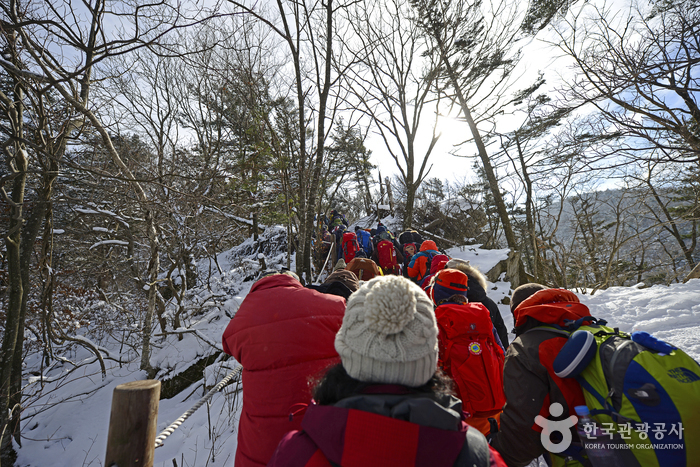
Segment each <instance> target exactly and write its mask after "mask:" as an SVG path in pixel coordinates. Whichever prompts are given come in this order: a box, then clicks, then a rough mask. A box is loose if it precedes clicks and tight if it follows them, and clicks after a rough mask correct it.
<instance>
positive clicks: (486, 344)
mask: <svg viewBox="0 0 700 467" xmlns="http://www.w3.org/2000/svg"><path fill="white" fill-rule="evenodd" d="M435 317H436V318H437V323H438V329H439V330H440V334H439V346H440V365H441V366H442V368H443V370H444V371H445V372H446V373H447V374H448V375H450V376H451V377H452V379H453V380H454V382H455V385H456V386H457V395H458V396H459V398H460V399H462V410H464V411H465V412H469V413H470V414H471V415H472V416H475V415H476V416H486V415H492V414H495V413H498V412H500V411H501V410H502V409H503V405H504V404H505V403H506V397H505V395H504V393H503V360H504V358H505V356H504V354H503V349H502V348H501V346H500V345H498V343H497V342H496V339H495V338H494V336H493V323H492V322H491V316H490V315H489V310H488V309H486V307H485V306H484V305H482V304H481V303H467V304H463V305H460V304H456V303H445V304H444V305H440V306H438V307H437V308H436V309H435Z"/></svg>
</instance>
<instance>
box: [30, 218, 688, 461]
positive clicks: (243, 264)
mask: <svg viewBox="0 0 700 467" xmlns="http://www.w3.org/2000/svg"><path fill="white" fill-rule="evenodd" d="M368 226H369V225H368ZM241 252H245V254H244V255H243V257H242V256H241V254H240V253H241ZM506 253H507V252H506V251H505V250H481V249H479V248H478V247H475V246H466V247H459V248H452V249H450V250H448V254H449V255H451V256H453V257H458V258H462V259H465V260H469V261H470V262H471V263H472V264H473V265H476V266H477V267H479V268H480V269H481V270H482V271H483V272H487V271H488V270H489V269H490V268H491V267H493V266H494V265H495V264H496V263H497V262H498V261H500V260H501V259H504V258H505V257H506ZM257 254H258V252H257V251H256V250H255V248H254V247H253V246H252V245H248V244H244V245H241V246H239V247H237V249H234V250H232V251H229V252H226V253H222V254H221V255H219V257H218V258H217V259H218V264H219V266H220V267H221V270H222V273H219V272H218V268H217V267H216V266H212V264H211V262H209V261H202V262H201V263H200V264H199V267H200V271H201V274H200V279H201V278H205V280H204V285H202V286H201V287H200V288H199V289H196V290H193V291H192V293H191V294H190V295H189V296H188V302H187V306H188V309H190V310H191V311H190V312H189V313H188V318H187V319H186V320H185V322H184V323H183V326H186V327H187V328H188V329H191V330H194V331H196V332H189V333H187V334H184V335H183V339H182V340H178V339H177V337H176V336H167V337H165V338H162V337H160V338H156V339H155V344H156V346H157V348H156V349H154V353H153V357H152V363H153V365H154V366H157V367H159V368H166V367H167V368H170V369H169V370H164V371H163V372H162V375H163V376H165V375H166V373H168V374H174V373H177V372H180V371H182V370H183V369H184V368H185V367H187V366H188V365H189V364H190V363H191V362H192V361H194V360H196V359H197V358H198V357H202V356H204V355H209V354H212V353H214V352H216V351H217V349H219V350H220V348H221V343H220V342H221V335H222V333H223V331H224V328H225V327H226V325H227V324H228V321H229V317H230V316H233V314H234V313H235V312H236V310H237V309H238V306H239V304H240V303H241V301H242V300H243V299H244V297H245V295H246V294H247V293H248V291H249V290H250V287H251V285H252V279H251V280H248V281H245V280H244V279H245V278H250V277H254V276H255V274H254V272H255V267H256V265H255V263H256V262H257V261H255V258H256V257H257ZM246 255H248V256H246ZM284 261H285V258H284V255H281V256H280V255H279V254H276V255H275V254H271V255H270V257H269V258H268V266H269V265H271V264H275V265H281V264H282V263H284ZM509 292H510V284H509V283H507V282H496V283H493V284H490V287H489V290H488V293H489V295H490V296H491V297H492V298H493V299H494V301H496V302H500V301H501V299H502V298H503V297H504V296H506V295H508V294H509ZM581 300H582V301H583V302H584V303H586V304H588V305H589V307H590V308H591V311H592V313H593V315H594V316H597V317H600V318H605V319H607V320H608V321H609V322H610V323H611V324H613V325H615V326H619V327H620V328H621V329H623V330H628V331H632V330H645V331H649V332H653V333H654V334H655V335H656V336H657V337H659V338H661V339H664V340H666V341H668V342H671V343H672V344H675V345H678V346H680V347H682V348H684V349H685V350H686V351H687V352H688V353H689V354H690V355H691V356H692V357H693V358H695V359H696V360H697V359H700V279H695V280H692V281H690V282H688V283H687V284H675V285H672V286H670V287H664V286H654V287H651V288H648V289H636V288H613V289H609V290H605V291H601V292H598V293H597V294H596V295H594V296H586V295H584V296H581ZM499 307H500V309H501V313H502V314H503V317H504V320H505V321H506V325H507V326H508V327H509V328H510V327H512V317H511V315H510V311H509V307H508V306H507V305H503V304H499ZM92 331H93V330H91V329H89V328H88V329H85V332H86V334H85V337H86V338H90V332H92ZM511 337H512V336H511ZM101 345H103V346H104V347H106V348H107V350H109V351H110V354H111V356H112V357H114V358H115V359H114V360H106V361H105V363H106V365H107V377H106V378H105V379H104V380H103V379H102V377H101V375H100V370H99V365H98V364H97V363H96V362H93V361H92V360H94V357H93V356H91V355H90V354H89V353H88V352H86V351H85V350H83V349H82V348H76V350H75V351H74V352H73V354H72V355H70V359H71V361H73V362H75V363H78V362H83V363H85V364H84V365H82V366H80V367H79V368H78V369H77V370H74V366H73V365H71V364H70V363H60V364H54V365H53V366H52V367H50V368H48V369H47V368H42V366H41V361H40V355H30V356H28V357H27V359H26V366H27V369H28V371H33V372H34V373H36V374H37V375H38V374H39V373H40V372H41V374H43V375H44V389H43V390H42V391H40V392H38V393H37V397H35V398H33V399H32V400H30V401H28V404H26V409H25V411H24V415H23V417H24V418H23V421H22V432H23V435H24V438H23V440H22V447H21V448H20V447H18V446H17V450H18V452H19V458H18V462H17V465H19V466H37V467H39V466H56V467H61V466H66V467H68V466H71V467H73V466H102V465H103V463H104V455H105V450H106V442H107V429H108V425H109V416H110V405H111V397H112V391H113V390H114V388H115V387H116V386H117V385H119V384H122V383H126V382H129V381H134V380H139V379H143V378H145V374H144V372H142V371H139V369H138V367H139V359H138V356H137V355H136V353H135V352H129V351H127V349H121V348H120V345H119V343H118V342H116V341H114V342H111V344H110V343H109V342H107V341H106V342H101ZM110 345H111V346H110ZM119 356H121V357H122V359H125V358H127V357H128V360H129V361H128V362H126V363H122V364H119V363H117V362H116V361H115V360H116V359H117V357H119ZM236 365H237V364H236V362H235V361H233V359H229V360H227V361H223V359H221V358H220V359H219V360H218V361H217V362H215V363H214V364H212V365H210V366H209V367H207V368H206V369H205V370H204V372H203V374H202V375H201V377H200V379H199V381H196V382H195V383H193V384H192V385H191V386H190V387H188V388H187V389H186V390H184V391H182V392H180V393H179V394H178V395H177V396H175V397H172V398H171V399H164V400H161V401H160V408H159V414H158V431H159V432H160V431H161V430H163V429H164V428H165V427H167V426H168V425H169V424H170V423H172V422H173V421H175V420H176V419H177V418H178V417H179V416H180V415H182V414H183V413H184V412H185V411H187V410H188V409H189V408H190V407H191V406H192V405H193V404H194V403H195V402H197V401H198V400H199V399H200V398H201V397H202V395H203V394H205V393H206V392H207V391H208V390H209V388H211V387H212V386H214V385H215V384H216V382H218V381H220V380H221V379H223V377H224V376H225V375H226V374H227V373H228V372H229V371H230V370H231V369H233V368H235V367H236ZM38 385H40V381H39V379H38V378H37V377H34V378H33V380H32V381H31V385H30V388H29V389H34V390H36V388H37V387H38ZM238 389H239V386H237V385H236V384H232V385H229V386H227V387H226V388H225V389H224V390H223V391H221V392H219V393H217V394H216V395H215V396H214V397H213V399H212V400H211V403H210V404H209V405H205V406H204V407H202V408H200V409H199V410H198V411H197V412H195V413H194V414H193V415H192V416H191V417H190V418H189V419H188V420H186V421H185V422H184V423H183V424H182V426H181V427H180V428H178V429H177V430H175V432H174V433H173V434H172V435H171V436H170V437H169V438H167V439H166V440H165V443H164V446H163V447H161V448H158V449H157V450H156V455H155V465H156V466H167V467H170V466H172V465H177V466H179V467H183V466H205V465H210V466H217V465H220V466H223V465H226V466H231V465H233V457H234V453H235V451H236V429H237V424H238V413H239V412H238V411H239V406H240V392H239V391H238ZM61 401H63V402H61ZM58 402H61V403H58ZM173 460H174V461H175V463H176V464H174V463H173Z"/></svg>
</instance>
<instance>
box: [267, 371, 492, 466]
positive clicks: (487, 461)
mask: <svg viewBox="0 0 700 467" xmlns="http://www.w3.org/2000/svg"><path fill="white" fill-rule="evenodd" d="M389 387H391V388H403V389H404V390H405V391H404V394H394V393H392V394H361V395H358V396H354V397H349V398H346V399H343V400H341V401H340V402H338V403H337V404H336V405H334V406H327V405H325V406H322V405H312V406H310V407H309V408H308V410H307V412H306V414H305V416H304V420H303V421H302V424H301V426H302V429H303V431H297V432H292V433H288V434H287V435H286V436H285V437H284V439H283V440H282V441H281V442H280V445H279V446H278V448H277V451H275V454H274V455H273V457H272V460H271V461H270V463H269V464H268V465H269V466H273V467H283V466H289V467H292V466H297V467H299V466H305V467H306V466H308V467H312V466H321V465H325V466H328V465H329V462H331V463H333V464H334V465H341V466H343V467H355V466H358V467H375V466H376V467H379V466H382V467H385V466H388V467H392V466H397V467H398V466H405V465H411V466H417V467H420V466H425V467H428V466H437V467H439V466H452V465H459V466H463V465H464V466H466V465H469V466H470V467H471V466H472V465H487V466H490V467H495V466H503V467H505V464H503V461H502V460H501V459H500V456H498V454H497V453H496V452H495V451H493V450H492V449H491V448H490V447H489V446H488V444H487V443H486V440H485V439H484V438H483V435H481V433H479V432H478V431H477V430H476V429H474V428H471V427H468V426H467V425H466V424H465V423H464V422H463V421H462V420H461V403H460V402H459V401H458V400H457V399H456V398H454V397H452V396H432V395H429V394H411V393H410V388H404V387H402V386H395V385H390V386H389ZM479 455H480V457H479Z"/></svg>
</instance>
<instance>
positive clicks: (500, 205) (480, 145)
mask: <svg viewBox="0 0 700 467" xmlns="http://www.w3.org/2000/svg"><path fill="white" fill-rule="evenodd" d="M439 45H440V49H441V52H442V62H443V63H444V64H445V69H446V70H447V75H448V78H449V79H450V82H451V83H452V87H453V88H454V90H455V92H456V93H457V99H458V100H459V105H460V108H461V110H462V114H463V115H464V118H465V119H466V121H467V124H469V129H470V130H471V133H472V136H473V137H474V142H475V143H476V147H477V149H478V151H479V158H480V159H481V164H482V165H483V167H484V173H485V174H486V178H487V180H488V182H489V188H490V189H491V193H492V194H493V200H494V204H495V205H496V209H497V210H498V217H499V218H500V219H501V224H502V226H503V233H504V234H505V237H506V242H507V243H508V248H510V249H511V250H512V251H516V250H518V243H517V241H516V240H515V234H514V233H513V228H512V226H511V223H510V218H509V217H508V209H507V208H506V203H505V201H503V197H502V196H501V191H500V189H499V187H498V179H497V178H496V172H495V171H494V169H493V166H492V165H491V160H490V159H489V155H488V153H487V152H486V146H485V145H484V141H483V140H482V139H481V132H480V131H479V129H478V128H477V126H476V122H475V121H474V118H473V117H472V113H471V110H470V109H469V105H468V103H467V100H466V98H465V97H464V94H462V90H461V89H460V87H459V80H458V79H457V75H456V73H455V71H454V68H453V67H452V64H451V63H450V61H449V59H448V58H447V55H446V54H445V51H444V47H443V45H442V43H440V44H439Z"/></svg>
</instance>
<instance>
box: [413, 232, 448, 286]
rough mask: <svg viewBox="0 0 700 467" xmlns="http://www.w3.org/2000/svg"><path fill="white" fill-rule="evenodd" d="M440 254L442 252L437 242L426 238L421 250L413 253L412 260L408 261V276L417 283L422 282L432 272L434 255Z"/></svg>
mask: <svg viewBox="0 0 700 467" xmlns="http://www.w3.org/2000/svg"><path fill="white" fill-rule="evenodd" d="M439 254H440V252H439V251H438V247H437V245H436V244H435V242H434V241H432V240H425V241H424V242H423V243H422V244H421V246H420V251H419V252H418V253H416V254H415V255H413V257H412V258H411V261H410V262H409V263H408V268H407V269H408V278H409V279H411V280H412V281H413V282H415V283H416V284H420V283H421V281H422V280H423V279H424V278H425V277H426V276H427V275H428V274H430V266H431V264H432V261H433V257H434V256H435V255H439Z"/></svg>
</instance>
